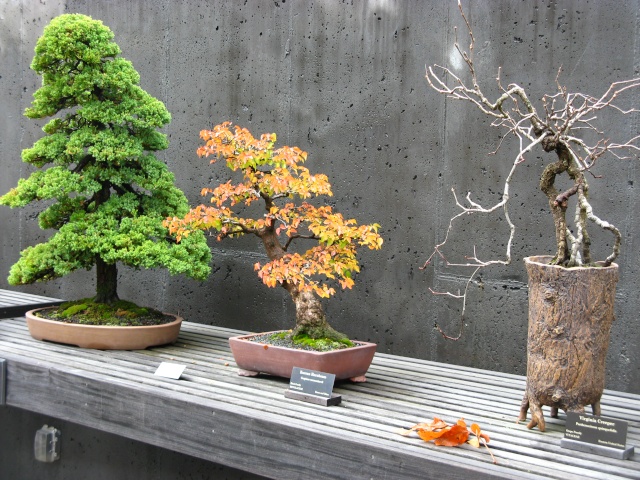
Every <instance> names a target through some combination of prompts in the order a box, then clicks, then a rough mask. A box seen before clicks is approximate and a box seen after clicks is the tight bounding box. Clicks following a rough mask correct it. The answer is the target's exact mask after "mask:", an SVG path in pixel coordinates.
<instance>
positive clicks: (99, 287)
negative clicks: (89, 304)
mask: <svg viewBox="0 0 640 480" xmlns="http://www.w3.org/2000/svg"><path fill="white" fill-rule="evenodd" d="M118 300H119V298H118V267H117V266H116V264H115V263H105V262H104V260H102V258H100V257H97V258H96V296H95V298H94V301H96V302H98V303H108V304H113V303H115V302H117V301H118Z"/></svg>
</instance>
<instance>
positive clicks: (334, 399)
mask: <svg viewBox="0 0 640 480" xmlns="http://www.w3.org/2000/svg"><path fill="white" fill-rule="evenodd" d="M335 380H336V376H335V375H334V374H333V373H324V372H317V371H315V370H308V369H305V368H299V367H293V370H292V371H291V380H290V381H289V390H287V391H286V392H284V396H285V397H287V398H293V399H295V400H301V401H303V402H309V403H315V404H318V405H324V406H325V407H328V406H332V405H339V404H340V402H341V401H342V397H341V396H340V395H334V394H333V393H332V392H333V383H334V382H335Z"/></svg>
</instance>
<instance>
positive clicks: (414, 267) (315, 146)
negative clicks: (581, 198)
mask: <svg viewBox="0 0 640 480" xmlns="http://www.w3.org/2000/svg"><path fill="white" fill-rule="evenodd" d="M463 3H464V6H465V9H466V10H467V11H469V19H470V21H471V22H472V25H473V29H474V32H475V35H476V38H477V52H476V55H477V58H476V61H477V67H478V70H479V76H480V78H481V79H482V80H483V81H484V85H485V86H486V89H487V91H488V92H491V93H495V92H496V88H495V82H494V81H493V79H494V78H495V76H496V72H497V68H498V67H499V66H502V69H503V74H502V78H503V80H504V83H505V84H507V83H510V82H515V83H519V84H520V85H522V86H524V87H526V88H527V89H528V90H529V94H530V97H531V98H532V99H534V100H537V99H539V98H540V97H541V96H542V94H543V93H545V92H553V91H554V88H555V83H554V82H555V77H556V72H557V69H558V68H559V66H560V65H562V66H563V70H564V73H563V75H562V77H561V78H562V80H563V82H564V83H566V84H567V85H568V87H569V89H570V90H574V91H575V90H580V91H583V92H586V93H591V94H600V93H601V92H603V91H604V89H605V88H606V86H608V84H609V83H610V82H612V81H616V80H622V79H627V78H630V77H632V76H633V75H634V74H637V73H638V69H639V68H638V67H639V61H640V55H639V54H638V47H639V41H640V35H639V31H638V28H639V25H640V24H639V21H638V12H639V11H640V5H639V3H640V2H639V1H638V0H635V1H630V0H610V1H604V0H598V1H595V0H594V1H577V0H574V1H570V0H564V1H557V2H553V1H508V0H502V1H491V2H484V1H464V2H463ZM65 12H80V13H85V14H89V15H91V16H93V17H94V18H96V19H100V20H102V21H103V22H104V23H105V24H106V25H108V26H109V27H110V28H111V29H112V30H113V32H114V33H115V35H116V37H115V40H116V42H117V43H118V44H119V45H120V47H121V49H122V51H123V56H124V57H125V58H128V59H129V60H131V61H132V62H133V64H134V66H135V67H136V69H137V70H138V72H139V73H140V75H141V85H142V87H143V88H145V89H146V90H147V91H148V92H149V93H151V94H152V95H154V96H156V97H158V98H160V99H161V100H162V101H164V102H165V104H166V106H167V108H168V109H169V111H170V112H171V113H172V115H173V120H172V122H171V124H170V125H169V126H168V127H167V128H166V133H167V134H168V136H169V140H170V147H169V149H168V150H166V151H165V152H162V153H161V158H162V159H163V160H164V161H166V162H167V164H168V165H169V168H170V169H171V170H172V171H173V172H175V174H176V177H177V183H178V185H179V186H180V187H181V188H182V189H183V190H184V191H185V192H186V193H187V195H188V197H189V199H190V201H191V202H192V203H193V204H196V203H199V202H200V201H201V198H200V197H199V191H200V189H201V188H202V187H203V186H206V185H211V184H212V182H217V181H220V180H226V178H227V171H226V169H225V168H224V167H223V165H216V166H214V167H213V168H212V167H211V166H209V164H208V162H207V161H206V160H203V159H199V158H198V157H197V156H196V154H195V150H196V148H197V147H198V145H199V143H200V142H199V138H198V133H199V131H200V130H201V129H204V128H210V127H212V126H213V125H214V124H216V123H219V122H222V121H224V120H231V121H233V122H235V123H237V124H239V125H242V126H246V127H248V128H249V129H250V130H251V131H252V132H253V133H254V134H255V135H258V134H260V133H263V132H276V133H277V134H278V138H279V143H280V144H289V145H297V146H299V147H301V148H302V149H304V150H306V151H308V152H309V161H308V163H307V165H308V167H309V168H310V169H311V170H312V171H316V172H323V173H326V174H327V175H328V176H329V179H330V181H331V182H332V184H333V190H334V195H335V196H334V197H333V198H332V199H331V202H332V204H334V205H335V206H336V207H337V208H338V210H340V211H342V212H343V213H344V215H345V216H348V217H356V218H357V219H358V220H359V221H360V222H363V223H364V222H378V223H380V224H381V226H382V229H381V232H382V235H383V237H384V240H385V244H384V247H383V250H381V251H379V252H371V251H368V250H367V251H362V252H361V254H360V257H359V258H360V259H361V261H362V264H363V267H362V272H361V273H360V274H359V275H358V276H357V278H356V286H355V287H354V289H353V290H352V291H345V292H340V293H338V294H337V295H336V296H335V297H334V298H333V299H332V300H330V301H328V302H326V303H325V306H326V310H327V313H328V316H329V318H330V320H331V321H332V323H333V325H334V326H335V327H336V328H338V329H339V330H342V331H344V332H345V333H347V334H349V335H350V336H352V337H354V338H358V339H361V340H370V341H374V342H377V343H378V345H379V351H381V352H387V353H393V354H398V355H406V356H413V357H419V358H426V359H430V360H436V361H441V362H449V363H456V364H461V365H470V366H475V367H479V368H484V369H491V370H499V371H505V372H513V373H519V374H524V373H525V369H526V335H527V314H526V311H527V289H526V274H525V271H524V268H523V266H522V257H524V256H526V255H531V254H544V253H550V252H551V251H552V250H553V238H552V219H551V216H550V214H548V213H547V211H546V200H545V198H544V197H543V196H542V194H541V193H539V192H538V191H537V183H538V181H537V178H538V176H539V174H540V172H541V168H542V167H541V165H542V159H541V158H539V157H536V155H531V156H530V157H529V159H528V162H527V164H526V165H523V167H524V168H522V169H521V171H520V172H519V173H518V174H517V176H516V179H515V184H514V186H513V193H514V199H513V200H514V202H513V206H512V211H511V214H512V217H513V219H514V221H515V222H516V223H517V224H518V227H519V230H518V231H517V238H516V242H515V245H514V259H513V265H511V266H509V267H505V268H502V267H501V268H494V269H493V270H490V271H488V272H486V273H485V274H484V276H483V278H482V282H481V283H477V284H474V285H473V286H472V288H471V291H470V298H469V305H468V315H467V324H468V325H467V327H466V329H465V334H464V336H463V338H462V340H460V341H458V342H451V341H445V340H444V339H442V338H441V336H440V335H439V334H438V333H437V332H435V331H434V329H433V325H434V323H435V322H436V321H438V322H439V323H440V324H441V325H443V327H445V328H446V329H447V330H448V331H450V332H454V331H455V330H456V329H457V326H458V323H459V319H458V313H457V312H458V310H457V305H456V304H450V303H448V302H447V301H446V300H445V299H443V298H441V297H434V296H433V295H431V294H430V293H429V291H428V288H429V287H433V288H436V289H450V288H452V289H458V288H463V286H464V282H465V277H464V275H463V273H464V272H455V271H450V270H449V269H446V268H444V267H443V266H441V265H436V266H434V267H429V268H428V269H426V270H420V269H419V267H420V266H421V265H422V263H423V262H424V260H425V259H426V258H427V256H428V255H429V253H430V251H431V248H432V246H433V245H434V243H435V242H436V241H437V240H439V239H440V238H441V237H442V235H443V233H444V229H445V228H446V225H447V223H448V219H449V217H450V216H451V215H452V213H454V205H453V203H452V197H451V193H450V188H451V186H455V187H456V188H457V189H458V191H460V192H464V191H466V190H472V191H473V192H474V193H475V198H478V199H480V200H482V201H485V202H490V201H493V200H496V199H497V198H498V196H499V194H500V188H501V179H502V178H503V177H504V175H505V174H506V173H507V172H508V169H509V166H510V162H511V157H510V155H509V154H511V155H512V154H513V149H511V150H509V148H508V147H509V146H508V145H507V146H506V147H507V148H505V149H504V151H502V154H501V155H498V156H493V157H491V156H487V153H488V152H490V151H492V150H494V149H495V147H496V145H497V142H498V141H499V135H500V133H501V132H499V131H497V130H496V129H492V128H491V127H490V126H489V122H488V121H487V119H485V118H482V117H481V116H479V115H478V114H477V113H476V112H475V111H473V110H472V109H471V108H470V107H469V106H468V105H464V104H461V103H447V104H445V102H444V99H443V98H442V97H441V96H439V95H438V94H436V93H435V92H433V91H431V90H430V89H429V87H428V85H427V83H426V80H425V79H424V69H425V64H431V63H439V64H445V63H448V62H449V61H450V59H451V58H452V48H453V47H452V40H453V26H454V25H458V26H462V22H461V19H460V17H459V14H458V12H457V7H456V2H455V1H418V0H413V1H391V0H375V1H374V0H370V1H365V0H358V1H335V0H325V1H300V0H298V1H293V0H286V1H285V0H276V1H273V0H269V1H267V0H251V1H248V2H241V1H222V0H217V1H198V0H184V1H180V2H177V1H171V0H148V1H129V0H111V1H106V0H105V1H95V0H91V1H89V0H87V1H73V0H67V1H65V0H43V1H39V2H35V1H31V0H22V1H19V0H10V1H5V2H2V4H1V5H0V22H1V25H2V28H1V29H0V65H2V66H1V67H0V72H1V73H0V91H1V92H2V96H1V97H0V110H1V111H2V115H0V132H1V133H0V142H1V143H0V151H1V152H2V155H1V157H0V165H1V167H2V175H1V177H0V192H3V193H4V192H6V191H8V190H9V189H10V188H11V187H13V186H14V185H15V184H16V182H17V180H18V179H19V178H20V177H24V176H27V175H28V174H29V172H30V171H29V169H28V166H26V165H25V164H23V163H22V162H21V161H20V151H21V150H22V149H23V148H26V147H29V146H31V145H32V144H33V142H34V141H35V140H36V139H37V138H39V137H40V136H41V135H42V132H41V130H40V128H41V127H42V125H43V124H44V123H45V122H44V121H42V122H36V121H32V120H29V119H27V118H26V117H24V116H22V112H23V111H24V109H25V108H26V107H27V106H28V105H29V104H30V102H31V99H32V94H33V92H34V91H35V90H36V89H37V87H38V85H39V83H40V79H39V78H38V76H37V75H36V74H35V73H34V72H32V71H31V70H30V69H29V68H28V67H29V64H30V62H31V59H32V56H33V48H34V45H35V43H36V40H37V39H38V37H39V36H40V35H41V33H42V30H43V28H44V26H45V25H46V24H47V23H48V22H49V21H50V20H51V19H52V18H53V17H54V16H56V15H58V14H61V13H65ZM465 43H466V39H465ZM639 100H640V95H638V94H635V97H634V101H635V104H636V105H638V104H640V101H639ZM608 126H610V127H611V133H612V138H614V139H618V140H619V139H626V138H630V137H632V136H634V135H635V134H636V133H637V132H638V116H637V115H632V116H628V117H626V118H624V119H620V118H616V119H612V120H610V121H608ZM605 166H607V167H608V168H604V167H605ZM600 167H601V168H600V169H599V170H598V171H597V172H596V173H598V174H600V175H603V177H602V178H598V179H592V180H591V195H592V199H593V204H594V206H595V208H596V211H597V213H598V214H600V215H601V216H603V217H605V218H608V219H609V220H611V221H612V222H613V223H614V224H616V225H618V226H619V227H620V229H621V231H622V232H623V236H624V245H623V253H622V256H621V258H620V264H621V270H620V283H619V287H618V303H617V321H616V323H615V324H614V327H613V331H612V339H611V348H610V355H609V359H608V374H607V387H608V388H612V389H617V390H623V391H629V392H635V393H639V392H640V366H639V365H640V358H639V357H640V349H639V348H638V344H639V339H640V333H639V330H638V328H637V325H638V318H637V312H638V301H639V298H638V295H637V291H638V268H639V261H640V260H639V259H640V255H638V253H639V250H640V245H639V242H636V241H635V239H636V238H640V237H638V234H639V233H640V232H639V231H638V229H639V224H638V222H637V220H636V215H635V212H636V211H637V209H638V202H639V200H640V199H639V195H638V191H637V190H636V188H637V187H638V186H637V185H635V182H636V177H637V173H638V162H637V158H634V159H633V160H632V161H615V162H611V163H609V164H608V165H605V162H602V163H601V164H600ZM520 181H523V182H525V183H519V182H520ZM527 181H528V183H527ZM35 213H37V210H34V209H31V208H27V209H21V210H10V209H9V208H1V209H0V225H1V229H0V288H6V287H7V284H6V275H7V274H8V270H9V267H10V266H11V265H12V264H13V263H14V262H15V261H16V260H17V258H18V255H19V252H20V250H21V249H23V248H25V247H26V246H28V245H31V244H34V243H35V242H38V241H40V240H42V239H43V238H45V237H46V236H47V235H48V234H47V233H46V232H42V231H40V230H39V229H38V227H37V222H36V220H35V218H34V215H35ZM594 236H595V237H601V236H600V235H594ZM457 239H458V240H456V243H455V244H452V247H453V251H456V252H464V253H468V252H470V249H471V246H472V245H474V244H475V245H477V246H478V248H479V249H481V250H480V251H481V252H482V254H481V255H482V257H483V258H488V257H489V255H490V253H491V252H492V251H494V250H496V251H500V250H499V249H500V248H501V247H502V245H503V242H504V241H505V240H506V231H505V222H504V221H502V220H500V219H498V218H493V219H476V220H473V221H468V222H466V223H464V222H463V223H461V224H460V229H459V230H458V237H457ZM503 239H504V240H503ZM603 239H604V241H605V243H608V242H609V238H607V237H603ZM211 247H212V249H213V254H214V259H213V266H214V272H213V274H212V275H211V277H210V278H209V279H208V280H207V281H206V282H204V283H198V282H195V281H192V280H188V279H185V278H182V277H170V276H169V275H168V274H167V273H166V272H164V271H133V270H127V269H125V268H124V267H121V268H120V296H121V297H123V298H128V299H131V300H135V301H137V302H139V303H144V304H149V305H153V306H157V307H160V308H163V309H165V310H167V311H172V312H178V313H180V314H182V315H183V316H184V317H185V318H186V319H187V320H190V321H196V322H202V323H209V324H216V325H221V326H226V327H234V328H239V329H246V330H253V331H258V330H265V329H279V328H288V327H290V326H291V325H292V321H293V320H292V319H293V307H292V304H291V302H290V300H289V298H288V297H287V295H286V293H285V292H284V291H280V290H279V289H267V288H266V287H264V286H263V285H262V284H261V283H260V281H259V280H258V278H257V276H256V274H255V272H254V271H253V268H252V266H253V264H254V263H255V262H256V261H257V259H264V258H265V257H264V252H263V250H262V249H261V247H260V246H259V245H258V243H257V241H256V239H254V238H246V239H242V240H225V241H224V242H222V243H216V242H215V241H214V239H212V240H211ZM595 250H596V252H598V251H599V252H602V251H603V250H602V249H599V248H597V247H596V248H595ZM93 285H94V277H93V273H91V272H84V271H83V272H78V273H75V274H73V275H71V276H69V277H67V278H64V279H60V280H56V281H53V282H50V283H47V284H39V285H34V286H29V287H20V288H19V290H24V291H28V292H36V293H41V294H45V295H49V296H54V297H61V298H67V299H71V298H76V297H80V296H89V295H92V294H93V289H94V287H93ZM12 288H13V287H12Z"/></svg>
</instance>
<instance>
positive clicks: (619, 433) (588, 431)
mask: <svg viewBox="0 0 640 480" xmlns="http://www.w3.org/2000/svg"><path fill="white" fill-rule="evenodd" d="M566 425H567V427H566V430H565V432H564V438H568V439H570V440H574V441H577V442H586V443H591V444H593V445H600V446H602V447H609V448H617V449H621V450H624V449H625V447H626V444H627V422H624V421H622V420H614V419H612V418H605V417H595V416H593V415H587V414H585V413H575V412H567V424H566Z"/></svg>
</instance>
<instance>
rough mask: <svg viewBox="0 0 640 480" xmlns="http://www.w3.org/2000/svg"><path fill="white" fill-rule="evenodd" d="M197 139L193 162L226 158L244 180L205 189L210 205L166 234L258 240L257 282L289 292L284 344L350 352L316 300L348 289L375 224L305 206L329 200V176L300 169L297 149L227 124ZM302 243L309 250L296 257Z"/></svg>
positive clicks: (375, 238)
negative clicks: (291, 323)
mask: <svg viewBox="0 0 640 480" xmlns="http://www.w3.org/2000/svg"><path fill="white" fill-rule="evenodd" d="M200 136H201V138H202V139H203V140H204V141H205V144H204V145H203V146H201V147H200V148H199V149H198V155H200V156H204V157H212V160H211V163H215V162H216V161H217V160H218V159H219V158H222V159H224V160H225V161H226V164H227V166H228V167H229V168H230V169H231V170H232V171H234V172H236V171H238V172H240V173H241V174H242V177H243V178H242V181H240V182H238V183H232V181H231V180H229V181H228V182H226V183H222V184H220V185H218V186H216V187H215V188H213V189H211V188H203V189H202V195H203V196H206V195H211V199H210V204H208V205H204V204H203V205H199V206H197V207H195V208H193V209H192V210H191V211H190V212H189V213H188V214H187V215H185V216H184V217H182V218H180V217H178V216H174V217H173V218H169V219H167V222H166V225H167V226H168V228H169V231H170V232H171V234H173V235H176V237H177V238H178V239H180V240H181V241H186V240H187V239H188V238H189V236H190V235H192V234H194V233H195V232H197V231H200V230H214V231H216V232H217V233H218V235H217V238H218V240H222V239H224V238H226V237H238V236H242V235H255V236H257V237H258V238H259V239H260V240H261V241H262V245H263V246H264V249H265V252H266V254H267V257H268V259H269V261H268V262H266V263H264V264H261V263H256V264H255V270H257V271H258V276H259V277H260V279H261V280H262V282H263V283H264V284H265V285H267V286H268V287H276V286H281V287H282V288H284V289H285V290H286V291H287V292H289V294H290V295H291V298H292V300H293V302H294V304H295V307H296V325H295V328H293V329H292V331H291V332H290V334H289V335H288V337H290V339H292V340H293V341H294V342H298V343H299V342H306V343H320V344H321V345H322V344H325V345H326V343H327V342H329V343H334V346H337V345H335V342H337V343H338V344H340V343H344V344H348V345H351V343H350V341H349V340H348V339H347V337H346V336H345V335H344V334H342V333H340V332H337V331H336V330H335V329H334V328H332V327H331V326H330V325H329V323H328V321H327V319H326V316H325V313H324V310H323V307H322V303H321V300H320V299H321V298H328V297H330V296H331V295H333V294H334V293H335V288H334V287H332V286H330V284H329V283H328V282H329V281H331V280H334V281H337V282H338V283H339V285H340V286H341V287H342V288H351V287H352V286H353V285H354V280H353V274H354V273H355V272H358V271H359V269H360V268H359V263H358V260H357V259H356V251H357V248H358V247H359V246H366V247H368V248H370V249H379V248H380V247H381V245H382V238H381V237H380V235H378V233H377V230H378V228H379V225H377V224H371V225H358V224H357V222H356V220H354V219H345V218H344V217H343V216H342V215H341V214H340V213H337V212H334V210H333V208H332V207H331V206H328V205H321V206H314V205H313V204H312V203H310V202H309V201H308V199H310V198H311V197H316V196H320V195H329V196H330V195H332V192H331V186H330V184H329V181H328V179H327V176H326V175H323V174H316V175H313V174H311V173H310V172H309V170H308V169H307V168H306V167H304V166H303V165H302V164H303V162H304V161H305V160H306V158H307V153H306V152H304V151H302V150H301V149H299V148H298V147H289V146H283V147H280V148H278V149H275V147H274V145H275V142H276V135H275V134H273V133H272V134H263V135H262V136H261V137H260V138H259V139H258V138H254V137H253V136H252V135H251V133H250V132H249V131H248V130H247V129H246V128H241V127H239V126H237V125H236V126H232V125H231V123H230V122H225V123H222V124H220V125H216V126H215V127H214V128H213V130H203V131H202V132H200ZM254 202H261V203H262V205H263V207H264V210H263V212H262V215H260V216H258V217H257V218H252V217H251V216H242V215H241V214H240V213H239V212H238V210H239V209H241V208H242V206H244V207H247V206H249V205H252V204H253V203H254ZM300 241H306V242H312V243H313V246H312V247H311V248H310V249H308V250H306V251H303V250H301V251H297V250H294V245H295V244H296V243H298V242H300ZM309 340H310V342H309ZM314 341H317V342H314ZM289 373H290V372H289ZM329 373H330V372H329Z"/></svg>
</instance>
